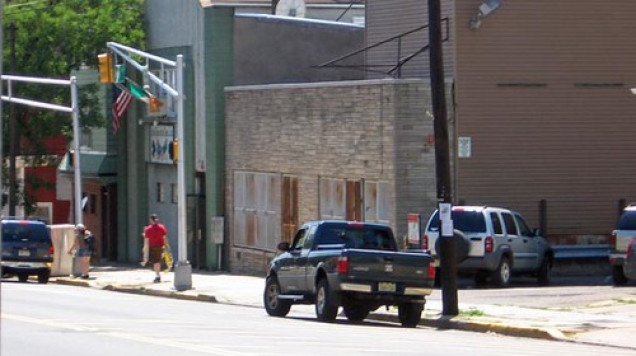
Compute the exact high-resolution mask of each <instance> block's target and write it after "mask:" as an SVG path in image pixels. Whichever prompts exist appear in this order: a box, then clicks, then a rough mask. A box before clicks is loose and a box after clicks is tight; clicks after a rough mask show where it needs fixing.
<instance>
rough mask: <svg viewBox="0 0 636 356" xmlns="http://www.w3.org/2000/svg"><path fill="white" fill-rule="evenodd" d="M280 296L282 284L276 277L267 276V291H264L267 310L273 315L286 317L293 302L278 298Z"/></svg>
mask: <svg viewBox="0 0 636 356" xmlns="http://www.w3.org/2000/svg"><path fill="white" fill-rule="evenodd" d="M278 296H280V286H279V285H278V279H276V277H272V276H270V277H267V279H266V280H265V292H264V293H263V304H264V305H265V311H266V312H267V314H269V315H271V316H278V317H284V316H285V315H287V313H289V309H290V308H291V302H290V301H288V300H284V299H280V298H278Z"/></svg>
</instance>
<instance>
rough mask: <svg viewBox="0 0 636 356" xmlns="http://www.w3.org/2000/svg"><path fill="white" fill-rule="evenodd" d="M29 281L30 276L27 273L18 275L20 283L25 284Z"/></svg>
mask: <svg viewBox="0 0 636 356" xmlns="http://www.w3.org/2000/svg"><path fill="white" fill-rule="evenodd" d="M28 279H29V275H28V274H26V273H19V274H18V281H20V282H22V283H24V282H26V281H27V280H28Z"/></svg>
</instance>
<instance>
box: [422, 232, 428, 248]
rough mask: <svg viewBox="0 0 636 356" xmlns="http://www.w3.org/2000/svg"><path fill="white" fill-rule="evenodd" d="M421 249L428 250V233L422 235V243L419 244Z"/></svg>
mask: <svg viewBox="0 0 636 356" xmlns="http://www.w3.org/2000/svg"><path fill="white" fill-rule="evenodd" d="M420 248H421V249H422V250H428V235H424V236H422V243H421V244H420Z"/></svg>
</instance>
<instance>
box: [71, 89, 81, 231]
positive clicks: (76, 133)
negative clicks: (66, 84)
mask: <svg viewBox="0 0 636 356" xmlns="http://www.w3.org/2000/svg"><path fill="white" fill-rule="evenodd" d="M71 109H72V111H73V147H74V150H75V154H73V168H74V170H75V171H74V176H75V224H81V223H82V170H81V169H80V139H81V136H80V128H79V105H78V95H77V79H76V78H75V77H71Z"/></svg>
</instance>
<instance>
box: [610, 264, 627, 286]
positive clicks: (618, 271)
mask: <svg viewBox="0 0 636 356" xmlns="http://www.w3.org/2000/svg"><path fill="white" fill-rule="evenodd" d="M612 281H613V282H614V285H615V286H622V285H625V284H626V283H627V277H625V273H624V272H623V266H621V265H616V266H612Z"/></svg>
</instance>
